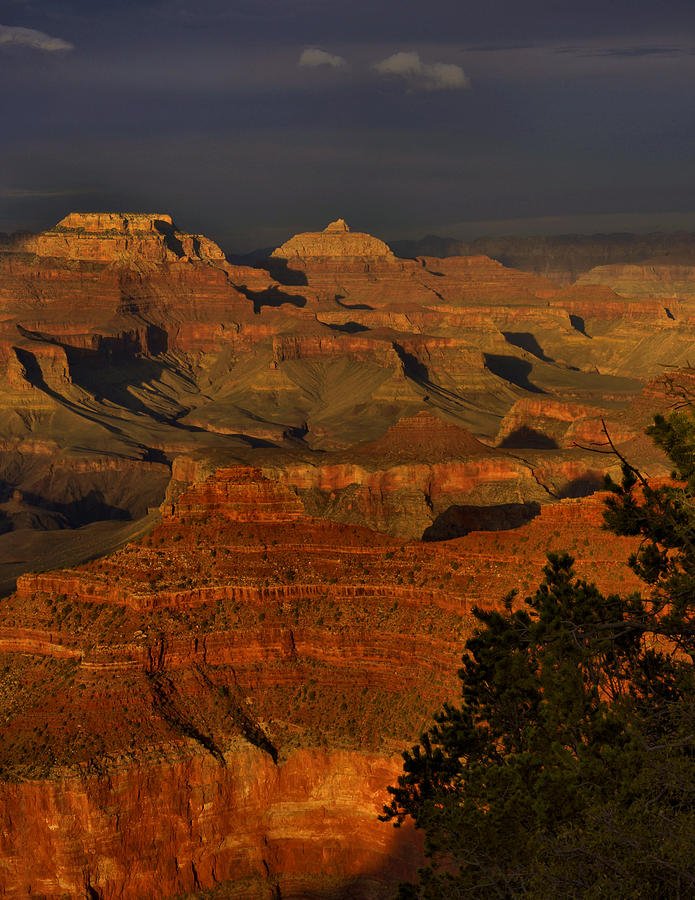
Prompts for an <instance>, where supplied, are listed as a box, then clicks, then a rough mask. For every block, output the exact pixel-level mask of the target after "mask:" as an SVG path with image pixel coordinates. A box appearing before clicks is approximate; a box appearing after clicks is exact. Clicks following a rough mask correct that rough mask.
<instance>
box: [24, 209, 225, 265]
mask: <svg viewBox="0 0 695 900" xmlns="http://www.w3.org/2000/svg"><path fill="white" fill-rule="evenodd" d="M13 249H15V250H18V251H20V252H24V253H33V254H35V255H36V256H40V257H52V258H55V259H69V260H76V261H84V262H96V263H119V262H127V261H137V260H142V261H144V262H150V263H167V262H186V261H206V262H216V263H218V264H219V263H224V262H225V256H224V253H223V252H222V250H220V248H219V247H218V246H217V244H215V243H214V241H211V240H210V239H209V238H206V237H204V236H203V235H198V234H187V233H185V232H182V231H179V230H178V228H177V227H176V225H175V224H174V221H173V219H172V217H171V216H170V215H168V214H166V213H70V214H69V215H67V216H65V218H64V219H61V220H60V222H58V224H57V225H56V226H55V227H54V228H50V229H49V230H48V231H43V232H41V233H40V234H32V235H27V236H26V237H23V238H21V240H20V241H18V242H16V244H15V246H14V248H13Z"/></svg>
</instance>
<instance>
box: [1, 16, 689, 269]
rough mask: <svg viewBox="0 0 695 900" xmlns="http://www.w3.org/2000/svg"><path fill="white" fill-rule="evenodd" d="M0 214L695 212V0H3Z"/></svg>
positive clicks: (437, 221) (229, 218)
mask: <svg viewBox="0 0 695 900" xmlns="http://www.w3.org/2000/svg"><path fill="white" fill-rule="evenodd" d="M0 84H2V90H0V231H14V230H19V229H26V230H40V229H42V228H47V227H50V226H51V225H52V224H54V223H55V222H57V221H58V220H59V219H60V218H62V217H63V216H64V215H66V214H67V213H68V212H71V211H98V210H108V211H111V210H114V211H127V212H159V213H164V212H168V213H170V214H171V215H173V217H174V219H175V221H176V222H177V224H178V225H179V227H180V228H181V229H183V230H185V231H191V232H196V233H203V234H206V235H208V236H210V237H212V238H213V239H215V240H217V241H218V242H220V243H221V245H222V246H223V247H224V249H226V250H227V251H229V252H245V251H248V250H251V249H253V248H256V247H266V246H272V245H274V244H277V243H278V242H280V241H282V240H284V239H285V238H287V237H288V236H289V235H291V234H293V233H296V232H298V231H306V230H317V229H320V228H323V227H324V226H325V225H326V224H327V223H328V222H330V221H331V220H334V219H336V218H338V217H343V218H345V219H346V220H347V221H348V223H349V224H350V225H351V227H352V228H353V229H354V230H361V231H368V232H370V233H372V234H376V235H378V236H380V237H382V238H385V239H389V238H390V239H397V238H414V237H418V236H422V235H425V234H440V235H444V236H453V237H463V238H470V237H475V236H479V235H483V234H508V233H521V234H524V233H559V232H568V231H579V232H589V233H590V232H595V231H616V230H619V231H626V230H635V231H652V230H676V229H684V230H693V231H695V152H694V148H695V104H694V103H693V98H692V95H693V86H695V2H693V0H661V2H659V3H657V2H656V0H650V2H647V0H600V2H599V0H582V2H577V0H572V2H566V0H523V2H522V0H477V2H475V3H473V2H469V0H426V2H425V0H379V2H376V0H349V2H348V0H344V2H337V0H227V2H223V0H110V2H99V0H90V2H86V0H0Z"/></svg>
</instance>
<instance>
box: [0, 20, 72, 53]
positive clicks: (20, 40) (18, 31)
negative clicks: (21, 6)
mask: <svg viewBox="0 0 695 900" xmlns="http://www.w3.org/2000/svg"><path fill="white" fill-rule="evenodd" d="M11 44H14V45H15V46H19V47H30V48H31V49H32V50H46V51H48V52H53V51H55V50H74V49H75V48H74V46H73V45H72V44H69V43H68V42H67V41H64V40H63V39H62V38H57V37H51V35H50V34H44V32H43V31H36V30H35V29H34V28H20V27H13V26H9V25H0V47H2V46H8V45H11Z"/></svg>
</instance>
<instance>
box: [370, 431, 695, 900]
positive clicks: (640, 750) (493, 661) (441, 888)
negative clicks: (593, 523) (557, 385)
mask: <svg viewBox="0 0 695 900" xmlns="http://www.w3.org/2000/svg"><path fill="white" fill-rule="evenodd" d="M650 433H651V435H652V437H653V438H654V440H655V441H656V442H657V444H659V445H660V446H661V447H662V448H664V450H666V452H667V453H668V455H669V456H670V458H671V460H672V461H673V464H674V466H675V472H674V476H675V477H676V478H677V479H678V483H677V484H669V485H665V486H660V487H652V486H650V485H649V484H648V483H647V481H646V480H645V479H644V478H643V477H642V476H641V474H640V473H639V472H638V471H637V470H636V469H635V468H634V467H633V466H631V465H630V463H629V462H628V461H627V460H625V459H622V457H621V460H622V464H623V478H622V483H621V484H619V485H618V484H614V483H612V482H610V483H609V484H608V487H609V488H610V490H611V491H612V494H611V496H610V497H609V501H608V503H607V510H606V514H605V518H606V524H607V527H609V528H611V529H612V530H613V531H615V532H616V533H618V534H624V535H625V534H630V535H639V536H641V538H642V540H641V543H640V546H639V549H638V550H637V551H636V552H635V554H634V555H633V556H632V557H631V559H630V560H629V563H630V565H631V567H632V568H633V569H634V571H635V572H636V573H637V574H638V575H639V577H640V578H641V579H642V580H643V581H644V584H645V590H644V592H643V594H644V596H639V595H637V594H635V595H631V596H627V597H622V596H620V595H618V594H611V595H609V596H604V595H603V594H601V592H600V591H599V590H598V589H597V588H596V586H595V585H592V584H588V583H587V582H586V581H583V580H581V579H578V578H576V576H575V574H574V571H573V568H572V566H573V560H572V559H571V558H570V557H569V556H566V555H551V556H549V557H548V565H547V566H546V568H545V569H544V576H545V577H544V580H543V582H542V584H541V585H540V587H539V588H538V590H537V591H536V593H535V594H534V595H533V596H532V597H529V598H527V599H526V600H525V602H524V603H523V604H519V603H517V602H516V599H515V597H514V596H513V595H510V596H509V597H508V598H507V600H506V603H505V610H504V612H495V611H492V612H491V611H485V610H482V609H476V610H475V616H476V618H477V620H478V622H479V623H480V624H479V626H478V628H477V629H476V631H475V633H474V634H473V636H472V637H471V638H470V640H469V641H468V642H467V644H466V653H465V655H464V657H463V665H462V668H461V670H460V672H459V675H460V678H461V687H462V698H461V703H460V705H446V706H444V708H443V709H442V710H441V711H440V712H439V713H438V714H437V715H436V716H435V722H434V724H433V726H432V727H431V728H430V729H429V730H428V731H427V732H426V733H425V734H424V735H422V737H421V740H420V743H419V744H418V745H417V746H415V747H413V748H412V750H411V751H409V752H406V753H405V754H404V771H403V774H402V775H401V776H400V777H399V779H398V784H397V785H396V786H395V787H392V788H389V791H390V793H391V794H392V800H391V803H390V804H389V806H388V807H386V808H385V811H384V816H383V817H382V818H383V819H385V820H391V821H393V822H394V823H395V824H396V825H398V824H400V823H402V822H403V821H404V819H405V818H406V817H411V818H412V819H413V820H414V822H415V824H416V826H417V827H418V828H421V829H422V830H423V831H424V835H425V852H426V857H427V863H428V864H427V865H426V867H425V868H423V869H421V870H420V873H419V878H418V881H417V882H416V883H414V884H408V885H402V886H401V889H400V893H399V897H400V898H401V900H406V898H408V900H414V898H422V900H445V898H446V900H449V898H452V900H455V898H458V897H461V898H463V897H466V898H488V897H489V898H492V897H500V898H516V897H531V898H550V897H553V898H557V897H577V898H580V897H581V898H650V900H652V898H671V897H673V898H680V897H682V898H686V897H693V896H695V666H694V661H695V503H694V501H695V420H694V419H693V417H692V415H689V414H688V415H686V414H683V413H678V414H676V415H673V416H671V418H670V419H669V420H666V419H664V418H663V417H658V418H657V419H656V420H655V423H654V425H653V426H652V428H651V429H650Z"/></svg>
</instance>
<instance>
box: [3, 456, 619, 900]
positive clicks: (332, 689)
mask: <svg viewBox="0 0 695 900" xmlns="http://www.w3.org/2000/svg"><path fill="white" fill-rule="evenodd" d="M600 521H601V504H600V500H599V499H598V498H589V499H587V500H581V501H571V500H570V501H563V502H562V503H561V504H558V505H555V506H552V507H546V508H544V510H543V511H542V512H541V514H540V515H539V516H537V517H536V518H534V519H533V520H532V521H530V522H529V523H528V524H527V525H524V526H522V527H521V528H517V529H515V530H511V531H506V532H502V533H497V534H496V533H487V534H484V533H480V532H474V533H471V534H469V535H467V536H466V537H462V538H459V539H458V540H456V541H450V542H447V543H440V544H436V545H433V544H428V545H423V544H420V543H417V542H416V543H404V542H402V541H398V540H394V539H392V538H388V537H386V536H382V535H379V534H377V533H374V532H370V531H368V530H367V529H364V528H359V527H355V526H347V525H340V524H336V523H330V522H327V521H322V520H317V519H313V518H311V517H307V516H306V515H303V514H301V512H300V510H299V508H298V500H297V495H296V494H295V493H294V492H293V491H290V490H288V489H287V488H286V487H283V486H282V485H280V484H278V483H276V482H273V481H272V480H269V479H267V478H265V477H264V476H263V475H262V474H261V473H260V472H259V471H258V470H254V469H249V468H244V467H235V468H225V469H221V470H219V471H217V472H215V473H214V474H212V475H210V476H208V477H207V478H206V479H204V480H203V481H202V482H201V483H199V484H197V485H195V486H194V487H192V488H190V489H189V490H188V491H184V492H182V493H181V494H180V495H179V497H178V499H177V500H176V501H174V502H173V503H171V504H169V505H166V506H165V508H164V509H163V517H162V522H161V524H160V525H158V526H157V527H155V528H154V530H153V531H152V532H151V533H150V534H149V535H148V536H146V537H145V538H143V539H141V540H139V541H137V542H135V543H133V544H131V545H129V546H127V547H126V548H124V549H123V550H121V551H118V552H117V553H115V554H114V555H112V556H110V557H108V558H106V559H102V560H98V561H95V562H92V563H89V564H87V565H85V566H83V567H81V568H79V569H74V570H67V571H63V572H55V573H51V574H46V575H25V576H23V577H22V578H21V579H20V581H19V587H18V591H17V593H16V594H15V595H13V596H12V597H11V598H9V599H8V600H7V601H5V603H4V608H3V613H4V615H3V626H2V628H1V629H0V662H2V664H3V666H4V671H5V678H4V680H3V689H2V692H1V694H0V705H1V708H2V715H3V718H4V721H5V723H6V724H5V728H4V729H3V731H2V734H1V735H0V771H1V772H2V781H1V782H0V822H1V823H2V829H1V830H2V834H3V840H2V843H1V844H0V861H1V863H2V868H1V871H2V872H3V879H4V882H3V892H4V895H5V896H7V897H12V898H14V897H17V898H19V897H25V896H28V895H32V896H33V895H34V894H37V893H40V894H43V896H44V897H45V898H46V900H58V898H60V900H63V898H65V897H66V896H67V897H75V898H77V897H79V898H82V897H83V896H84V895H85V890H86V888H89V891H87V894H88V896H90V897H92V896H96V897H100V898H103V900H112V898H116V897H119V898H122V900H139V898H142V897H144V896H148V897H151V898H153V900H154V898H159V897H161V898H165V897H171V896H174V895H178V894H181V893H197V892H200V891H203V890H205V889H212V888H215V887H217V888H218V889H219V890H223V889H224V891H225V892H226V893H224V896H229V897H232V896H238V897H240V898H241V897H252V896H253V897H256V896H259V897H262V896H267V897H272V896H278V895H280V896H282V897H295V898H302V897H307V896H312V897H316V898H328V897H336V896H350V897H353V898H365V900H366V898H377V897H386V896H389V895H390V893H391V891H392V889H393V884H394V880H396V879H398V878H399V877H404V876H405V875H407V874H408V873H409V872H411V871H412V866H413V865H414V864H416V863H417V860H418V855H419V849H418V847H419V845H418V841H417V838H416V835H414V834H413V833H412V832H410V831H408V830H407V829H406V830H405V831H403V830H402V831H400V832H394V831H393V829H392V828H390V826H388V825H385V824H381V823H379V822H378V819H377V817H376V814H377V813H378V812H379V810H380V807H381V804H382V803H383V802H384V799H385V785H386V784H388V783H390V782H391V781H392V780H393V778H394V776H395V774H396V772H397V771H398V768H399V756H398V753H399V751H400V749H401V748H402V747H403V746H404V745H407V744H408V743H409V742H410V741H412V740H413V739H414V738H415V737H416V736H417V734H418V732H419V730H420V729H421V727H422V725H423V724H424V722H426V721H427V720H428V718H429V716H430V715H431V712H432V711H433V710H434V709H435V708H436V707H437V706H438V705H439V704H440V703H441V702H442V701H443V700H444V699H447V698H451V697H453V696H455V693H456V690H457V686H456V675H455V672H456V668H457V661H458V656H459V654H460V651H461V646H462V641H463V639H464V638H465V636H466V634H467V633H469V631H470V627H471V622H472V620H471V616H470V610H471V608H472V605H473V604H474V603H481V602H483V603H486V604H488V605H489V604H490V602H493V603H494V602H501V600H502V597H503V596H504V594H505V593H507V591H508V590H510V589H511V588H513V587H517V588H519V589H521V590H522V591H524V590H527V589H530V588H531V586H532V584H533V583H534V581H535V578H536V577H537V572H538V567H539V566H540V563H541V560H542V558H543V555H544V552H545V549H546V547H547V545H548V543H550V545H551V546H558V545H559V546H564V547H568V546H569V547H570V549H572V548H574V549H575V550H577V551H579V553H578V555H579V556H580V563H579V568H580V571H581V572H582V574H585V575H587V576H589V577H592V576H594V575H597V576H598V578H599V583H603V581H605V579H606V577H607V575H606V572H607V570H608V569H609V568H611V585H612V586H613V587H615V580H614V576H615V575H616V574H617V575H618V576H619V577H618V580H619V581H621V582H622V586H624V587H626V588H628V589H629V588H630V587H632V586H633V583H634V579H633V576H631V574H630V572H629V570H627V569H626V568H625V567H620V566H619V565H618V567H617V568H616V564H615V560H620V559H623V558H625V556H626V555H627V552H628V551H629V549H630V547H632V545H633V542H632V541H631V540H630V539H625V538H622V539H621V538H607V536H606V534H605V533H604V532H602V531H601V529H600ZM520 560H523V565H521V566H520V564H519V563H520ZM609 560H610V561H611V564H612V567H609V566H608V561H609ZM602 580H603V581H602ZM491 598H493V599H492V601H491ZM85 886H86V887H85ZM90 892H91V893H90Z"/></svg>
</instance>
